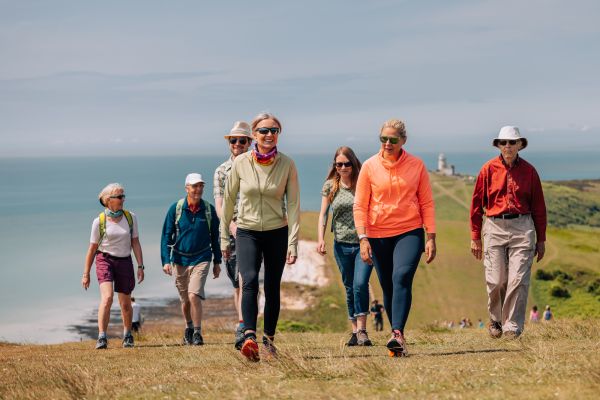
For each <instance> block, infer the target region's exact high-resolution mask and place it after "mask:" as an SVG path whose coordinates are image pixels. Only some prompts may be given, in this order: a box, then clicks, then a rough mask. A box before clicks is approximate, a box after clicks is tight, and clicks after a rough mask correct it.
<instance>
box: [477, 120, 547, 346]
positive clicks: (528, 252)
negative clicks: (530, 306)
mask: <svg viewBox="0 0 600 400" xmlns="http://www.w3.org/2000/svg"><path fill="white" fill-rule="evenodd" d="M492 143H493V146H494V147H497V148H498V149H499V150H500V155H499V156H498V157H495V158H493V159H491V160H489V161H488V162H487V163H485V164H484V165H483V167H482V168H481V171H480V172H479V176H478V177H477V182H476V184H475V190H474V192H473V199H472V203H471V252H472V253H473V256H475V258H477V259H478V260H481V259H482V258H483V259H484V261H483V265H484V266H485V279H486V283H487V292H488V311H489V314H490V321H489V325H488V331H489V334H490V336H492V337H493V338H499V337H500V336H502V334H504V335H505V337H509V338H517V337H518V336H519V335H520V334H521V333H522V332H523V326H524V323H525V313H526V307H527V293H528V291H529V278H530V275H531V265H532V264H533V259H534V257H535V256H537V260H538V262H539V261H540V260H541V259H542V258H543V257H544V253H545V242H546V224H547V222H546V204H545V202H544V193H543V191H542V184H541V181H540V177H539V175H538V173H537V171H536V170H535V168H534V167H533V166H532V165H531V164H529V163H528V162H527V161H525V160H524V159H523V158H521V157H520V156H519V151H520V150H523V149H524V148H526V147H527V139H526V138H524V137H521V134H520V132H519V128H517V127H516V126H505V127H503V128H502V129H500V133H499V134H498V137H497V138H496V139H494V140H493V142H492ZM484 209H485V211H484ZM484 212H485V215H486V217H487V218H486V220H485V223H483V215H484ZM482 226H483V228H482ZM482 236H483V245H482V240H481V239H482Z"/></svg>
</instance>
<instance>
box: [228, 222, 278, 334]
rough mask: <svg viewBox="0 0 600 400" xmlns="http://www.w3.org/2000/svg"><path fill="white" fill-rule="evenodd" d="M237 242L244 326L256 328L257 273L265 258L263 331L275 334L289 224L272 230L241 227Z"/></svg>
mask: <svg viewBox="0 0 600 400" xmlns="http://www.w3.org/2000/svg"><path fill="white" fill-rule="evenodd" d="M235 246H236V251H237V263H238V268H239V271H240V274H241V275H242V316H243V318H244V327H245V330H253V331H256V318H257V316H258V273H259V272H260V267H261V261H262V260H264V262H265V276H264V282H263V286H264V291H265V314H264V315H265V320H264V324H265V328H264V333H265V335H267V336H273V335H275V329H276V328H277V320H278V319H279V309H280V304H281V303H280V289H281V276H282V275H283V268H284V267H285V259H286V257H287V250H288V227H287V226H284V227H283V228H279V229H273V230H271V231H251V230H248V229H242V228H238V230H237V235H236V239H235Z"/></svg>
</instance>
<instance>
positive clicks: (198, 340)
mask: <svg viewBox="0 0 600 400" xmlns="http://www.w3.org/2000/svg"><path fill="white" fill-rule="evenodd" d="M192 344H193V345H194V346H202V345H203V344H204V339H203V338H202V335H201V334H200V331H195V332H194V335H193V336H192Z"/></svg>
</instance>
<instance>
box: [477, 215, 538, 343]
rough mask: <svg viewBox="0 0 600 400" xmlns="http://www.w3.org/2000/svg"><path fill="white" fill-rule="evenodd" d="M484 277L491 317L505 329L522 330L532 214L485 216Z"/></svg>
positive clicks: (531, 251) (532, 248)
mask: <svg viewBox="0 0 600 400" xmlns="http://www.w3.org/2000/svg"><path fill="white" fill-rule="evenodd" d="M482 233H483V250H484V260H483V265H484V266H485V280H486V283H487V292H488V311H489V313H490V318H491V319H492V320H494V321H496V322H499V323H501V324H502V330H503V331H504V332H509V331H510V332H516V333H517V334H520V333H521V332H523V326H524V324H525V312H526V308H527V294H528V292H529V279H530V276H531V264H532V263H533V257H534V253H535V240H536V238H535V227H534V225H533V220H532V219H531V215H522V216H521V217H519V218H515V219H507V220H504V219H498V218H487V219H486V221H485V224H484V226H483V232H482Z"/></svg>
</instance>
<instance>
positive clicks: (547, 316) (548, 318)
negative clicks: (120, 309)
mask: <svg viewBox="0 0 600 400" xmlns="http://www.w3.org/2000/svg"><path fill="white" fill-rule="evenodd" d="M552 318H554V315H553V314H552V311H550V306H546V310H544V321H546V322H548V321H551V320H552Z"/></svg>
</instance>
